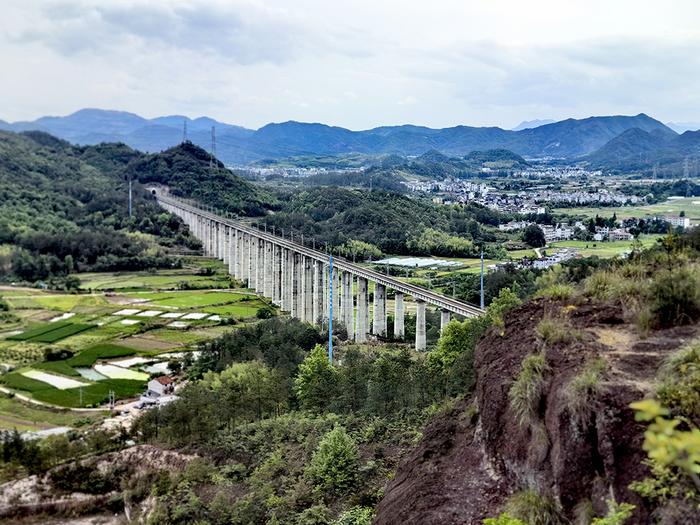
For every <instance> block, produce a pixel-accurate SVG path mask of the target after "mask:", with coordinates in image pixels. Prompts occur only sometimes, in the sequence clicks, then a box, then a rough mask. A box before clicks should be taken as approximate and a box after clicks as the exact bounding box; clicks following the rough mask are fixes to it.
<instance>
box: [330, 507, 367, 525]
mask: <svg viewBox="0 0 700 525" xmlns="http://www.w3.org/2000/svg"><path fill="white" fill-rule="evenodd" d="M373 517H374V510H373V509H372V508H371V507H360V506H358V507H353V508H351V509H350V510H346V511H345V512H343V513H342V514H341V515H340V516H339V517H338V519H336V520H335V521H334V522H333V525H371V523H372V518H373Z"/></svg>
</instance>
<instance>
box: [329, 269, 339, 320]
mask: <svg viewBox="0 0 700 525" xmlns="http://www.w3.org/2000/svg"><path fill="white" fill-rule="evenodd" d="M339 273H340V272H338V269H337V268H333V275H331V276H330V281H331V286H332V287H333V301H332V302H333V321H337V320H339V319H340V277H339V275H338V274H339Z"/></svg>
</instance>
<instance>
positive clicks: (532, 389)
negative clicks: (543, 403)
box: [508, 353, 548, 425]
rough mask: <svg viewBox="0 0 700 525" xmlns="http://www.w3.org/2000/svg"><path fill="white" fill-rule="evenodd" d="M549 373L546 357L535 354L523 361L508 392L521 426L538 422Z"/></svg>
mask: <svg viewBox="0 0 700 525" xmlns="http://www.w3.org/2000/svg"><path fill="white" fill-rule="evenodd" d="M547 371H548V366H547V361H546V358H545V355H544V354H542V353H540V354H533V355H529V356H527V357H526V358H525V359H523V362H522V363H521V365H520V372H518V375H517V376H516V378H515V381H514V382H513V385H512V386H511V387H510V391H509V392H508V399H509V401H510V407H511V409H512V410H513V412H514V413H515V416H516V417H517V419H518V423H519V424H520V425H528V424H531V423H533V422H534V421H535V420H536V416H537V409H538V405H539V402H540V398H541V397H542V393H543V392H544V383H545V377H544V376H545V374H546V372H547Z"/></svg>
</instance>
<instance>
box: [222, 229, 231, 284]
mask: <svg viewBox="0 0 700 525" xmlns="http://www.w3.org/2000/svg"><path fill="white" fill-rule="evenodd" d="M221 230H222V235H221V259H223V261H224V264H225V265H226V266H228V256H229V250H228V230H229V228H228V226H226V225H225V224H224V225H222V226H221ZM229 273H231V272H229Z"/></svg>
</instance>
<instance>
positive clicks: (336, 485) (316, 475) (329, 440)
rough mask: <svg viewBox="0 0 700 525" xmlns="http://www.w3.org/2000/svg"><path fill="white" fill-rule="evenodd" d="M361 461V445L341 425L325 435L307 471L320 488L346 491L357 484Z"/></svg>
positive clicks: (337, 491)
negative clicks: (358, 445)
mask: <svg viewBox="0 0 700 525" xmlns="http://www.w3.org/2000/svg"><path fill="white" fill-rule="evenodd" d="M359 461H360V455H359V452H358V450H357V445H356V444H355V442H354V441H353V439H352V438H351V437H350V436H349V435H348V433H347V432H346V431H345V429H344V428H343V427H341V426H340V425H337V426H336V427H335V428H333V430H331V431H330V432H328V433H327V434H326V435H325V436H323V438H322V439H321V442H320V443H319V444H318V448H316V451H315V452H314V455H313V456H312V457H311V463H310V465H309V467H308V470H307V472H308V474H309V476H310V478H311V479H312V480H313V482H314V484H315V486H316V488H317V489H319V490H322V491H332V492H334V493H336V494H342V493H344V492H346V491H347V490H348V489H350V488H352V486H353V485H354V483H355V481H356V479H357V471H358V465H359Z"/></svg>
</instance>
